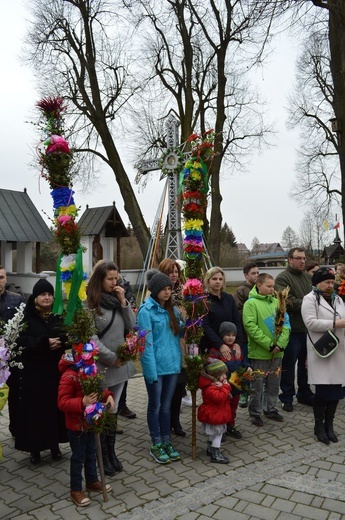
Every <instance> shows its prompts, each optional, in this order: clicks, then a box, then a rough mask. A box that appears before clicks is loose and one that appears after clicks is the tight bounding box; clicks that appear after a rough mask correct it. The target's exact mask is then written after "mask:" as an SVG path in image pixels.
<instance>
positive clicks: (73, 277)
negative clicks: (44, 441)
mask: <svg viewBox="0 0 345 520" xmlns="http://www.w3.org/2000/svg"><path fill="white" fill-rule="evenodd" d="M36 106H37V107H38V109H39V110H40V112H41V116H42V122H43V126H44V132H45V139H44V142H42V143H41V145H40V147H39V150H38V156H39V163H40V166H41V169H42V176H43V177H44V178H45V179H46V180H47V181H48V183H49V186H50V188H51V196H52V198H53V209H54V217H53V219H52V222H53V226H52V232H53V236H54V239H55V241H56V242H57V243H58V245H59V248H60V256H59V258H58V261H57V267H56V287H55V301H54V307H53V312H54V313H55V314H61V315H64V316H65V320H64V323H65V326H66V329H67V333H68V338H69V342H70V344H71V346H72V351H73V355H74V361H75V365H76V367H77V368H78V376H79V382H80V384H81V387H82V389H83V392H84V394H90V393H92V392H97V393H98V395H99V398H98V399H99V400H98V402H97V403H95V405H92V406H90V407H87V408H86V410H85V413H84V421H85V426H86V427H88V428H91V429H92V430H93V431H94V433H95V438H96V447H97V460H98V466H99V470H100V476H101V482H102V487H103V497H104V500H105V501H106V500H107V492H106V488H105V477H104V468H103V461H102V453H101V444H100V437H99V436H100V433H101V432H102V431H105V430H107V429H110V428H114V424H113V421H114V417H115V416H114V414H111V413H109V411H108V410H107V409H106V408H105V406H104V405H103V403H102V398H103V390H102V379H103V377H102V376H101V375H100V374H98V373H97V366H96V363H95V360H96V358H97V353H98V351H97V347H96V345H95V343H94V342H93V341H91V339H90V338H91V337H92V335H93V334H94V325H93V317H92V315H91V313H90V312H89V311H88V310H87V309H86V308H85V307H83V305H82V302H83V301H84V300H85V299H86V275H85V273H84V270H83V258H82V253H83V248H82V246H81V245H80V236H81V232H80V229H79V227H78V223H77V216H78V208H77V206H76V205H75V202H74V191H73V177H74V174H73V165H74V160H73V152H72V150H71V149H70V146H69V144H68V142H67V141H66V140H65V138H64V137H63V133H64V128H63V123H64V120H63V114H64V112H65V110H66V108H67V107H66V105H65V104H64V100H63V98H61V97H53V98H51V97H47V98H44V99H41V100H40V101H39V102H38V103H37V104H36ZM40 126H42V125H40Z"/></svg>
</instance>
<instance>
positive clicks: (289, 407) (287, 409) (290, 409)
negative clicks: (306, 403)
mask: <svg viewBox="0 0 345 520" xmlns="http://www.w3.org/2000/svg"><path fill="white" fill-rule="evenodd" d="M282 408H283V410H284V412H293V405H292V404H291V403H283V404H282Z"/></svg>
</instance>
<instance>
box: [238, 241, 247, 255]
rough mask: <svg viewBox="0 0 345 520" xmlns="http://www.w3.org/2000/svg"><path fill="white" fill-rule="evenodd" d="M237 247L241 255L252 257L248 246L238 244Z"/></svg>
mask: <svg viewBox="0 0 345 520" xmlns="http://www.w3.org/2000/svg"><path fill="white" fill-rule="evenodd" d="M236 247H237V251H238V253H239V254H240V255H247V256H249V255H250V250H249V249H248V247H247V246H246V244H241V243H240V244H237V245H236Z"/></svg>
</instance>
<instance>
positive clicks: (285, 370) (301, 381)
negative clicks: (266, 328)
mask: <svg viewBox="0 0 345 520" xmlns="http://www.w3.org/2000/svg"><path fill="white" fill-rule="evenodd" d="M306 361H307V336H306V334H305V333H304V332H291V335H290V340H289V343H288V346H287V347H286V349H285V351H284V357H283V363H282V373H281V381H280V389H281V393H280V394H279V399H280V400H281V402H282V403H290V404H292V401H293V396H294V395H295V366H296V362H298V365H297V387H298V389H297V399H310V398H311V397H312V395H313V394H312V392H311V390H310V386H309V385H308V372H307V367H306Z"/></svg>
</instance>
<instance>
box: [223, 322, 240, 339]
mask: <svg viewBox="0 0 345 520" xmlns="http://www.w3.org/2000/svg"><path fill="white" fill-rule="evenodd" d="M227 332H228V333H229V332H233V333H234V334H237V327H236V325H235V324H234V323H232V321H223V322H222V323H221V324H220V326H219V335H220V337H221V338H222V337H223V336H225V334H226V333H227Z"/></svg>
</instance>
